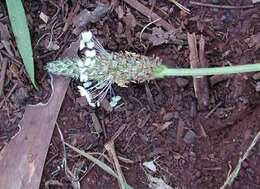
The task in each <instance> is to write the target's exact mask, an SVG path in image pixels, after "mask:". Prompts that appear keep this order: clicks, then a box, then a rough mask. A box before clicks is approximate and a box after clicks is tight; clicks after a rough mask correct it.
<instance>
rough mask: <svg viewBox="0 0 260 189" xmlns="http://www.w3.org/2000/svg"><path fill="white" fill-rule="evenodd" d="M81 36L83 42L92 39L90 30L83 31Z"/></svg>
mask: <svg viewBox="0 0 260 189" xmlns="http://www.w3.org/2000/svg"><path fill="white" fill-rule="evenodd" d="M81 36H82V40H83V41H84V42H85V43H87V42H89V41H90V40H91V39H92V37H93V35H92V33H91V31H87V32H83V33H82V34H81Z"/></svg>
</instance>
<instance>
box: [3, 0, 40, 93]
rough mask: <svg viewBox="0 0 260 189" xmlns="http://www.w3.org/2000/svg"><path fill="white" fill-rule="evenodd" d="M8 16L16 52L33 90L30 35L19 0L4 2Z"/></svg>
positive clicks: (34, 83) (33, 79)
mask: <svg viewBox="0 0 260 189" xmlns="http://www.w3.org/2000/svg"><path fill="white" fill-rule="evenodd" d="M6 5H7V9H8V15H9V19H10V22H11V26H12V30H13V33H14V36H15V40H16V43H17V47H18V50H19V52H20V54H21V57H22V60H23V63H24V65H25V69H26V71H27V73H28V74H29V77H30V79H31V81H32V83H33V85H34V87H35V88H37V86H36V82H35V75H34V63H33V54H32V45H31V38H30V33H29V29H28V25H27V21H26V16H25V12H24V8H23V4H22V1H21V0H6Z"/></svg>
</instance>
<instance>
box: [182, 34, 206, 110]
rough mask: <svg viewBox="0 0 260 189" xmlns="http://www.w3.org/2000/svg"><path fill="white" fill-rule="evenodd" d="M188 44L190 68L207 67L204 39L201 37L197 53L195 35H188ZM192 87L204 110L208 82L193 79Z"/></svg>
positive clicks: (201, 78)
mask: <svg viewBox="0 0 260 189" xmlns="http://www.w3.org/2000/svg"><path fill="white" fill-rule="evenodd" d="M187 37H188V44H189V50H190V65H191V68H204V67H207V64H206V61H205V55H204V49H205V39H204V37H203V36H202V35H201V37H200V41H199V51H198V49H197V40H196V35H195V33H193V34H188V35H187ZM193 85H194V91H195V96H196V98H197V100H198V105H199V108H200V109H205V108H206V107H207V106H208V104H209V90H208V81H207V78H206V77H193Z"/></svg>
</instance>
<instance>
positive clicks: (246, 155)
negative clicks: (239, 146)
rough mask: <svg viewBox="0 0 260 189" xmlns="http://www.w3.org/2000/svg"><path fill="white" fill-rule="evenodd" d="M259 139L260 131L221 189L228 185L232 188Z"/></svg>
mask: <svg viewBox="0 0 260 189" xmlns="http://www.w3.org/2000/svg"><path fill="white" fill-rule="evenodd" d="M259 138H260V131H258V133H257V135H256V136H255V138H254V140H253V141H252V143H251V144H250V146H249V147H248V148H247V150H246V152H245V154H244V155H243V156H242V158H240V159H239V160H238V164H237V166H236V168H235V169H234V170H233V171H232V173H231V174H228V177H227V179H226V181H225V183H224V184H223V185H222V186H221V188H220V189H224V188H225V187H226V186H227V185H229V186H230V185H231V184H232V183H233V181H234V180H235V178H236V177H237V176H238V174H239V171H240V168H241V165H242V163H243V162H244V160H245V159H246V158H247V157H248V156H249V153H250V151H251V150H252V149H253V147H254V146H255V144H256V143H257V141H258V139H259Z"/></svg>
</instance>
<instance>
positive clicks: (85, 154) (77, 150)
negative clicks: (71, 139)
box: [65, 143, 133, 189]
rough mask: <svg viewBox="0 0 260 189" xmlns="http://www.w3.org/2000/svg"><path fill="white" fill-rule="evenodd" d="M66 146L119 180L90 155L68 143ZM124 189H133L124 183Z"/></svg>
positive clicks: (108, 168)
mask: <svg viewBox="0 0 260 189" xmlns="http://www.w3.org/2000/svg"><path fill="white" fill-rule="evenodd" d="M65 144H66V146H68V147H70V148H71V149H72V150H74V151H75V152H77V153H78V154H80V155H82V156H84V157H85V158H87V159H89V160H90V161H92V162H93V163H95V164H96V165H97V166H99V167H100V168H101V169H103V170H104V171H106V172H107V173H108V174H110V175H112V176H113V177H115V178H117V179H118V178H119V177H118V175H117V174H116V173H115V172H114V171H113V169H111V168H110V167H109V166H107V165H106V164H105V163H103V162H102V161H100V160H98V159H97V158H95V157H93V156H92V155H90V154H89V153H86V152H84V151H81V150H79V149H78V148H76V147H74V146H71V145H70V144H68V143H65ZM123 185H124V187H125V189H133V188H132V187H131V186H130V185H128V184H127V183H126V182H124V183H123Z"/></svg>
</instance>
